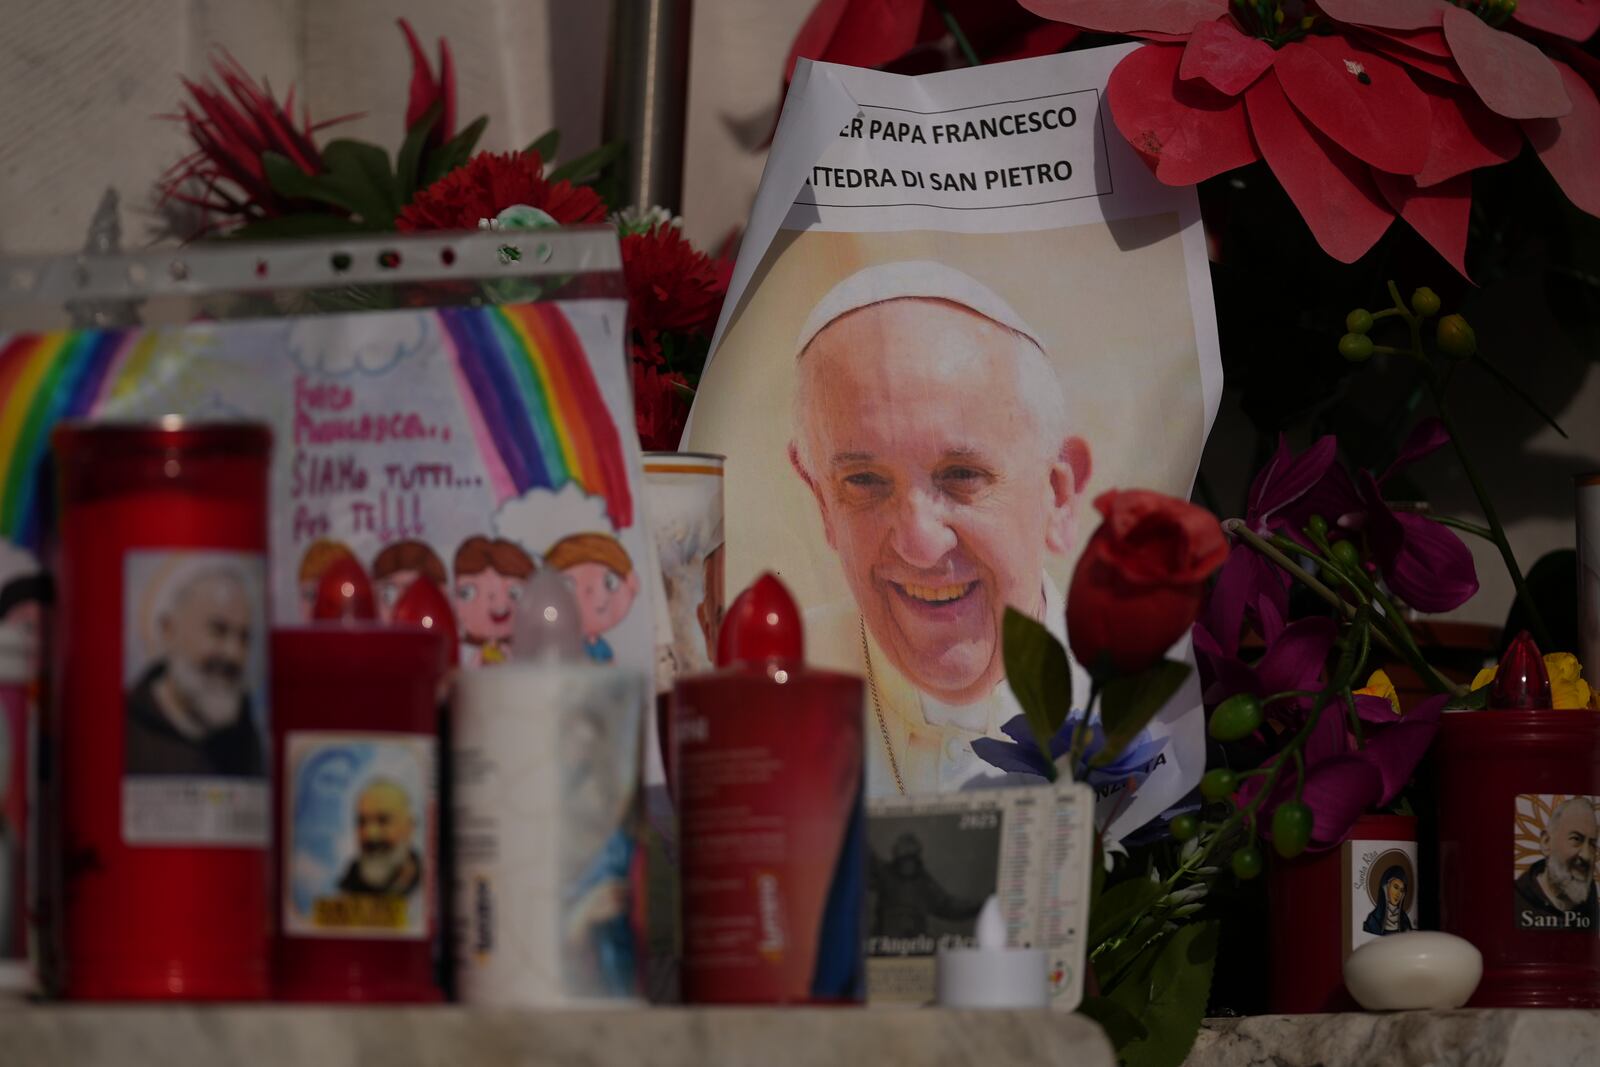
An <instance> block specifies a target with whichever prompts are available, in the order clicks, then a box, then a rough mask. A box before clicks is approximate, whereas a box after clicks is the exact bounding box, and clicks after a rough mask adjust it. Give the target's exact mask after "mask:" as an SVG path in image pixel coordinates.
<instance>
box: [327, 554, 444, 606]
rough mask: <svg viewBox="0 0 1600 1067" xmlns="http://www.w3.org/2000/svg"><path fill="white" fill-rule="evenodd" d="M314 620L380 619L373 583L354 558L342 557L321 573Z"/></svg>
mask: <svg viewBox="0 0 1600 1067" xmlns="http://www.w3.org/2000/svg"><path fill="white" fill-rule="evenodd" d="M419 580H420V579H419ZM311 617H312V618H313V619H315V620H316V621H318V622H338V621H341V620H343V621H346V622H371V621H372V620H374V619H376V618H377V617H378V599H377V597H376V596H374V595H373V592H372V580H371V579H370V578H368V577H367V572H366V571H365V570H363V569H362V567H361V564H359V563H357V562H356V561H355V559H354V558H352V557H350V556H343V557H340V558H339V559H336V560H334V561H333V563H331V564H330V565H329V566H328V569H327V570H325V571H323V572H322V577H321V578H319V579H318V580H317V596H316V599H315V600H314V601H313V602H312V605H311Z"/></svg>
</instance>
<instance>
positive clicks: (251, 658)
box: [53, 418, 272, 1000]
mask: <svg viewBox="0 0 1600 1067" xmlns="http://www.w3.org/2000/svg"><path fill="white" fill-rule="evenodd" d="M53 443H54V447H55V457H56V465H57V470H58V475H59V479H60V496H59V500H60V531H59V532H60V549H61V563H60V572H59V578H60V592H59V604H60V610H59V616H58V619H59V625H60V634H59V640H58V641H57V642H56V645H55V664H56V673H55V677H56V680H57V685H56V690H55V692H56V700H57V704H56V714H57V716H58V721H57V729H55V730H54V731H53V735H54V736H55V737H57V738H59V751H60V760H61V772H62V813H61V816H62V817H61V836H62V840H61V842H60V844H59V848H60V858H61V861H62V863H63V864H64V872H63V881H64V941H65V945H64V949H65V951H64V966H65V975H64V982H65V989H64V991H65V993H66V995H68V996H69V997H75V998H89V999H134V998H163V997H164V998H178V999H190V1000H209V999H225V1000H242V999H252V998H259V997H264V996H266V995H267V993H268V989H269V958H268V957H269V948H270V944H271V918H270V914H269V912H268V905H267V891H268V882H267V877H268V866H269V853H268V846H269V843H270V829H271V825H270V821H269V816H270V805H269V782H268V777H267V744H266V741H265V738H266V736H267V733H266V723H267V710H268V709H267V699H266V679H267V656H266V639H267V634H266V623H267V602H266V595H267V581H266V572H267V476H268V462H269V457H270V452H271V443H272V437H271V432H270V430H268V428H267V427H265V426H262V425H257V424H246V423H229V424H221V423H212V424H197V425H190V424H185V423H183V422H181V421H180V420H177V419H172V418H168V419H163V420H162V421H161V422H160V423H159V424H139V425H135V424H105V423H101V424H89V423H74V424H68V425H64V426H62V427H59V428H58V429H57V430H56V431H55V433H54V436H53Z"/></svg>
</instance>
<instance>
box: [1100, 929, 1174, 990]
mask: <svg viewBox="0 0 1600 1067" xmlns="http://www.w3.org/2000/svg"><path fill="white" fill-rule="evenodd" d="M1166 932H1167V924H1166V922H1165V920H1162V919H1157V918H1156V917H1155V916H1154V915H1146V916H1145V917H1144V918H1142V919H1140V920H1139V921H1138V922H1136V923H1134V924H1133V929H1132V930H1129V931H1128V932H1127V933H1126V934H1123V935H1122V939H1121V940H1120V941H1118V942H1117V944H1116V946H1115V947H1114V948H1108V949H1106V950H1105V951H1104V952H1102V953H1101V954H1100V955H1099V956H1097V957H1095V961H1094V973H1095V974H1096V975H1097V976H1098V977H1099V979H1100V988H1101V989H1102V990H1104V991H1105V992H1106V993H1110V992H1112V991H1113V990H1114V989H1116V987H1117V986H1119V985H1121V984H1122V981H1123V979H1124V978H1125V977H1126V976H1127V972H1128V968H1129V967H1131V966H1133V965H1134V964H1135V963H1136V962H1137V960H1138V957H1139V956H1140V954H1141V953H1143V952H1144V951H1145V950H1146V949H1148V948H1149V947H1150V946H1151V944H1152V943H1154V942H1156V941H1159V940H1160V939H1161V938H1162V937H1163V936H1164V935H1165V934H1166Z"/></svg>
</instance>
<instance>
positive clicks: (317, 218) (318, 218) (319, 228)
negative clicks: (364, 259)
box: [227, 213, 372, 241]
mask: <svg viewBox="0 0 1600 1067" xmlns="http://www.w3.org/2000/svg"><path fill="white" fill-rule="evenodd" d="M371 229H372V228H371V227H370V226H367V225H365V224H364V223H360V222H357V221H356V220H355V219H347V218H345V217H344V216H343V215H322V214H314V213H301V214H298V215H285V216H283V217H282V218H277V219H257V220H256V221H255V222H249V223H246V224H245V225H243V226H240V227H238V228H237V229H233V230H229V231H228V235H227V236H228V239H229V240H230V241H234V240H237V241H280V240H287V239H290V238H301V237H335V236H342V235H344V234H349V233H369V232H371Z"/></svg>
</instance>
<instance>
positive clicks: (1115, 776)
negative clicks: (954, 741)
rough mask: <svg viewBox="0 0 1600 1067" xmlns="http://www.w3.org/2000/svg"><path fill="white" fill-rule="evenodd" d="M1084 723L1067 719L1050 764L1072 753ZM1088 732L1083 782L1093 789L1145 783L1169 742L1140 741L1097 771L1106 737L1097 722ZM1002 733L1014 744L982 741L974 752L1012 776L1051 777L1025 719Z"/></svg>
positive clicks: (1010, 724) (1080, 717) (1053, 745)
mask: <svg viewBox="0 0 1600 1067" xmlns="http://www.w3.org/2000/svg"><path fill="white" fill-rule="evenodd" d="M1082 721H1083V714H1082V713H1081V712H1074V713H1073V714H1071V715H1069V716H1067V721H1066V722H1064V723H1062V725H1061V729H1059V730H1057V731H1056V734H1055V736H1054V737H1052V738H1051V739H1050V763H1059V762H1060V761H1061V758H1062V757H1063V756H1065V755H1066V754H1067V753H1068V752H1070V751H1071V750H1072V735H1073V733H1074V732H1075V731H1076V730H1077V729H1078V723H1080V722H1082ZM1089 731H1090V732H1089V743H1088V744H1087V745H1086V746H1085V747H1084V750H1083V765H1084V766H1085V767H1087V768H1088V773H1087V774H1086V775H1085V776H1084V781H1085V782H1087V783H1088V785H1089V786H1090V788H1092V789H1100V788H1101V787H1103V786H1109V785H1117V784H1121V783H1123V782H1126V781H1127V780H1128V779H1129V778H1137V779H1139V780H1140V781H1143V780H1144V778H1146V777H1148V775H1149V773H1150V764H1151V763H1153V762H1155V759H1156V757H1157V756H1159V755H1160V754H1161V751H1162V749H1164V748H1166V746H1167V739H1166V738H1164V737H1161V738H1155V739H1151V740H1146V741H1139V742H1136V743H1134V744H1131V745H1129V746H1128V747H1127V748H1125V749H1124V750H1123V751H1122V754H1121V755H1119V756H1118V757H1117V758H1116V759H1114V760H1112V761H1111V762H1110V763H1107V764H1105V765H1104V766H1101V767H1095V766H1091V764H1092V763H1093V760H1094V757H1095V756H1096V755H1098V754H1099V753H1100V751H1101V750H1102V749H1104V748H1105V747H1106V735H1105V731H1104V730H1102V729H1101V728H1100V724H1099V723H1098V722H1095V723H1091V724H1090V726H1089ZM1000 732H1001V733H1003V734H1005V735H1006V736H1007V737H1009V738H1011V740H1010V741H1001V740H1000V739H999V738H995V737H980V738H978V739H977V740H976V741H974V742H972V751H973V752H976V753H977V754H978V756H979V757H980V758H982V759H983V760H984V761H985V762H987V763H990V764H993V765H994V766H996V767H998V768H1000V769H1001V770H1003V771H1006V772H1008V773H1010V774H1030V775H1037V776H1038V777H1040V778H1047V777H1049V774H1050V770H1049V766H1048V765H1047V764H1046V762H1045V756H1044V753H1043V752H1041V751H1039V746H1038V745H1037V744H1035V743H1034V740H1033V731H1032V729H1031V728H1029V726H1028V720H1027V718H1026V717H1025V716H1022V715H1017V716H1014V717H1013V718H1011V719H1010V720H1008V721H1007V722H1006V723H1005V724H1004V725H1002V726H1001V727H1000Z"/></svg>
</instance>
